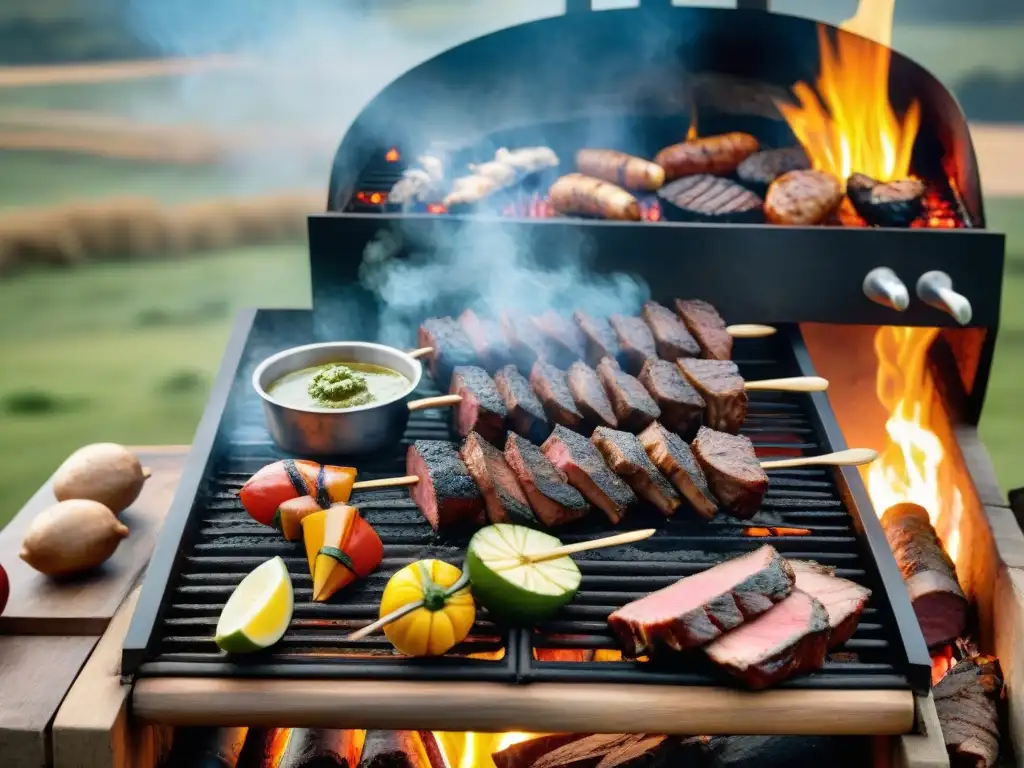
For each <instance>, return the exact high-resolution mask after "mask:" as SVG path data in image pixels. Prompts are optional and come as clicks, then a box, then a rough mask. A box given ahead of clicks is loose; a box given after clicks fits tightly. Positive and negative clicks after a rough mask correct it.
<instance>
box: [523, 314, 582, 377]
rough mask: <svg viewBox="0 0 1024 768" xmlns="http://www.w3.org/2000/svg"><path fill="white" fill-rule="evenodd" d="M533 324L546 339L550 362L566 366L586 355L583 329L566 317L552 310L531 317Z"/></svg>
mask: <svg viewBox="0 0 1024 768" xmlns="http://www.w3.org/2000/svg"><path fill="white" fill-rule="evenodd" d="M533 322H534V324H535V325H536V326H537V328H538V329H539V330H540V332H541V333H542V334H544V336H545V337H546V338H547V340H548V349H549V350H550V351H551V352H552V354H553V357H552V359H551V362H553V363H554V364H555V365H557V366H560V367H562V368H568V367H569V366H570V365H572V364H573V363H575V362H576V361H577V360H582V359H583V358H584V357H585V356H586V340H585V339H584V337H583V331H581V330H580V328H579V326H578V325H576V323H574V322H573V321H572V320H571V319H569V318H568V317H562V316H561V315H560V314H558V313H557V312H555V311H553V310H550V309H549V310H548V311H547V312H545V313H544V314H542V315H538V316H536V317H535V318H533Z"/></svg>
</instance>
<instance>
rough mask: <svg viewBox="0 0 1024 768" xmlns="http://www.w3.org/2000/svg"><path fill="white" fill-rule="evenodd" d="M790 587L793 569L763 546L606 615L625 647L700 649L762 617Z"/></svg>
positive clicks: (638, 652)
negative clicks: (742, 625)
mask: <svg viewBox="0 0 1024 768" xmlns="http://www.w3.org/2000/svg"><path fill="white" fill-rule="evenodd" d="M792 591H793V569H792V568H791V567H790V566H789V564H788V563H787V562H786V560H785V559H784V558H783V557H782V555H780V554H779V553H778V552H776V551H775V548H774V547H771V546H770V545H767V544H766V545H765V546H763V547H760V548H759V549H757V550H755V551H753V552H748V553H747V554H745V555H740V556H739V557H734V558H732V559H731V560H726V561H725V562H723V563H719V564H718V565H716V566H714V567H712V568H708V569H707V570H706V571H701V572H700V573H697V574H694V575H693V576H687V577H686V578H684V579H680V580H679V581H677V582H676V583H675V584H672V585H671V586H668V587H665V588H664V589H659V590H658V591H657V592H652V593H651V594H649V595H647V596H646V597H642V598H640V599H639V600H634V601H633V602H631V603H627V604H626V605H624V606H623V607H622V608H619V609H618V610H617V611H615V612H614V613H612V614H611V615H610V616H609V617H608V625H609V626H610V627H611V629H612V631H613V632H614V633H615V636H616V637H617V638H618V639H619V642H620V644H621V646H622V649H623V652H624V653H625V654H626V655H627V656H629V657H631V658H635V657H637V656H643V655H645V654H647V653H650V652H651V651H655V650H657V649H659V648H667V649H670V650H674V651H685V650H688V649H690V648H699V647H700V646H702V645H707V644H708V643H710V642H712V641H713V640H717V639H718V638H719V637H721V635H722V633H724V632H728V631H729V630H730V629H734V628H736V627H738V626H739V625H740V624H742V623H743V622H744V621H749V620H750V619H753V618H754V617H756V616H760V615H761V614H763V613H764V612H765V611H767V610H769V609H770V608H772V607H773V606H774V605H775V604H776V603H778V602H780V601H782V600H784V599H785V598H786V597H788V596H789V595H790V593H791V592H792Z"/></svg>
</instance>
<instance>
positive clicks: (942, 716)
mask: <svg viewBox="0 0 1024 768" xmlns="http://www.w3.org/2000/svg"><path fill="white" fill-rule="evenodd" d="M1002 687H1003V686H1002V676H1001V674H1000V673H999V671H998V662H995V660H990V659H987V658H986V657H976V658H970V659H965V660H964V661H960V662H957V663H956V664H955V665H954V666H953V667H952V668H951V669H950V670H949V672H948V673H947V674H946V676H945V677H944V678H942V680H940V681H939V683H938V685H936V686H935V687H934V688H933V689H932V695H933V696H934V698H935V710H936V711H937V712H938V715H939V723H940V725H941V726H942V737H943V739H944V740H945V742H946V751H947V752H948V753H949V757H950V760H951V761H952V764H953V765H956V766H969V767H970V768H991V766H993V765H995V762H996V758H997V757H998V755H999V712H998V710H997V708H996V699H998V698H999V696H1000V694H1001V691H1002Z"/></svg>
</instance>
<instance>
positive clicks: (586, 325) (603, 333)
mask: <svg viewBox="0 0 1024 768" xmlns="http://www.w3.org/2000/svg"><path fill="white" fill-rule="evenodd" d="M572 319H573V320H574V321H575V322H576V325H577V326H579V329H580V330H581V331H582V332H583V337H584V346H585V351H586V360H587V362H588V363H590V364H591V365H597V364H598V363H599V362H601V360H602V359H603V358H605V357H610V358H612V359H613V360H619V358H620V356H621V350H620V349H619V340H618V338H617V337H616V335H615V331H614V330H613V329H612V326H611V323H609V322H608V320H607V318H604V317H593V316H591V315H588V314H586V313H585V312H579V311H577V312H573V313H572Z"/></svg>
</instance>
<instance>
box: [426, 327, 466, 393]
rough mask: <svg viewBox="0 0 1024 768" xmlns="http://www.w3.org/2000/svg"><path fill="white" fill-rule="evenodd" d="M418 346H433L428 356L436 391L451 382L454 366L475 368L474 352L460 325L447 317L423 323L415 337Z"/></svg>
mask: <svg viewBox="0 0 1024 768" xmlns="http://www.w3.org/2000/svg"><path fill="white" fill-rule="evenodd" d="M416 338H417V342H416V343H417V344H418V345H419V346H420V347H433V348H434V351H433V352H432V353H431V354H430V358H429V361H430V375H431V376H433V377H434V383H435V384H436V385H437V387H438V389H441V388H442V387H444V385H445V384H447V383H448V382H450V381H451V379H452V369H453V368H455V367H456V366H457V365H476V362H477V360H476V352H475V350H474V349H473V345H472V344H470V343H469V339H468V338H467V337H466V334H465V332H464V331H463V330H462V326H461V325H459V324H458V322H456V321H455V320H454V319H453V318H450V317H432V318H430V319H429V320H424V321H423V325H421V326H420V329H419V333H418V334H417V336H416Z"/></svg>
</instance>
